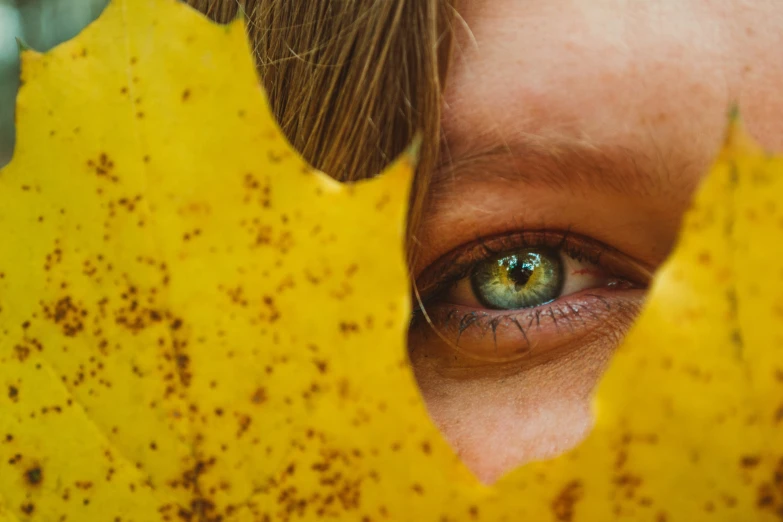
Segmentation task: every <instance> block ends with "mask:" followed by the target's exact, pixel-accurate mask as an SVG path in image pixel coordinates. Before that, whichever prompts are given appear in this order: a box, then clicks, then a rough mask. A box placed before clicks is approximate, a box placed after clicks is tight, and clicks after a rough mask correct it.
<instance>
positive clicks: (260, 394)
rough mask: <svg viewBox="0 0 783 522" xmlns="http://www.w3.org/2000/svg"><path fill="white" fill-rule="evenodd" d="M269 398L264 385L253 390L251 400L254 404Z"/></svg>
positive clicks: (261, 402)
mask: <svg viewBox="0 0 783 522" xmlns="http://www.w3.org/2000/svg"><path fill="white" fill-rule="evenodd" d="M266 400H267V395H266V388H264V387H263V386H261V387H259V388H258V389H256V391H254V392H253V395H252V396H251V397H250V402H252V403H253V404H264V403H265V402H266Z"/></svg>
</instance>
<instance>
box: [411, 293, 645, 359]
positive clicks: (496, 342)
mask: <svg viewBox="0 0 783 522" xmlns="http://www.w3.org/2000/svg"><path fill="white" fill-rule="evenodd" d="M613 294H614V295H613ZM642 295H643V290H640V289H619V290H617V289H593V290H585V291H583V292H579V293H578V294H573V296H566V297H562V298H559V299H557V300H554V301H551V302H550V303H549V304H546V305H541V306H538V307H535V308H526V309H520V310H510V311H502V312H500V311H484V310H475V309H467V308H465V307H460V306H453V305H447V304H442V305H436V306H435V307H433V309H432V312H433V313H432V315H431V316H425V315H424V314H423V313H417V314H416V316H415V317H414V318H413V321H412V323H411V331H416V330H418V329H420V328H422V327H426V326H427V325H425V324H423V323H424V321H423V320H424V319H427V318H429V320H428V321H427V322H428V323H429V326H430V327H432V328H433V329H434V330H435V333H437V335H438V336H439V337H440V338H441V340H443V341H444V342H445V343H446V344H447V345H449V346H451V348H453V349H454V350H456V351H457V352H460V353H462V354H463V355H466V356H468V357H470V358H473V359H477V360H483V361H487V362H504V361H513V360H519V359H524V358H533V359H536V360H537V359H540V358H542V357H546V356H547V353H549V352H552V351H555V352H558V353H559V351H560V347H562V346H567V345H575V344H579V342H581V341H582V340H584V338H585V337H586V336H593V335H595V336H600V335H611V336H613V337H615V339H613V341H615V342H617V341H619V339H620V338H621V336H622V334H623V333H624V328H625V327H627V326H628V325H630V324H631V322H632V320H633V318H634V317H635V316H636V314H637V313H638V310H639V305H640V303H641V301H642ZM618 325H619V326H622V328H618ZM487 336H491V339H492V344H491V346H490V347H489V349H487V344H486V343H487V340H488V338H487ZM467 337H469V338H470V339H469V340H468V342H467V343H465V342H464V341H465V340H466V338H467ZM578 341H579V342H578ZM466 344H467V345H468V346H467V347H466ZM477 347H478V348H477ZM479 352H481V353H479Z"/></svg>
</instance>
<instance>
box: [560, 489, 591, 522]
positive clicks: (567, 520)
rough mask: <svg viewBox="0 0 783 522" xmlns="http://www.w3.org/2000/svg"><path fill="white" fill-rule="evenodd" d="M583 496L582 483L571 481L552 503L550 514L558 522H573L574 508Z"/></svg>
mask: <svg viewBox="0 0 783 522" xmlns="http://www.w3.org/2000/svg"><path fill="white" fill-rule="evenodd" d="M583 495H584V488H583V486H582V483H581V482H579V481H578V480H573V481H571V482H569V483H568V484H566V485H565V486H564V487H563V489H562V490H561V491H560V493H559V494H558V495H557V497H555V499H554V500H553V501H552V513H553V514H554V516H555V519H556V520H557V521H558V522H573V520H574V507H575V506H576V504H577V502H579V500H581V498H582V496H583Z"/></svg>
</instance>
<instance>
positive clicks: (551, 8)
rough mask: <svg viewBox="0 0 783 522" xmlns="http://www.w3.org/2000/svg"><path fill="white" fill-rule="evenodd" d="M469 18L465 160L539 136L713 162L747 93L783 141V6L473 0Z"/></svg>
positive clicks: (453, 142)
mask: <svg viewBox="0 0 783 522" xmlns="http://www.w3.org/2000/svg"><path fill="white" fill-rule="evenodd" d="M460 14H461V15H462V17H463V19H464V21H465V24H464V26H462V27H458V29H457V32H458V38H457V49H456V52H455V59H454V64H453V68H452V69H451V71H450V77H449V80H448V83H447V86H448V88H447V91H446V94H445V100H446V107H445V115H444V129H445V132H446V137H447V141H448V144H449V147H450V153H451V154H452V155H455V156H459V154H460V153H461V151H463V150H465V149H469V148H471V147H473V146H474V143H475V141H476V140H495V141H500V142H506V141H512V140H514V139H515V138H516V137H517V136H518V135H520V134H535V135H538V136H543V137H555V138H562V137H570V138H578V139H581V140H587V141H591V142H595V143H596V144H599V145H606V146H610V147H618V148H624V149H628V150H635V151H638V153H639V154H640V156H656V155H657V156H661V155H663V156H665V157H666V158H667V161H668V162H670V163H671V165H669V166H670V167H674V168H677V167H679V166H680V164H695V165H705V164H706V163H707V162H708V161H709V159H710V157H711V156H712V154H713V153H714V151H715V149H716V147H717V146H718V144H719V142H720V138H721V135H722V130H723V124H724V118H725V113H726V110H727V108H728V107H729V105H731V103H733V102H736V101H738V102H739V103H740V107H741V110H742V113H743V115H744V118H745V120H746V121H747V123H748V125H749V127H750V130H751V132H752V133H753V134H755V135H756V137H757V138H758V139H760V140H761V141H762V143H764V144H765V145H766V146H768V147H770V148H777V149H783V118H781V117H780V115H781V114H783V92H781V91H780V89H778V88H777V87H776V86H779V85H780V84H781V82H783V51H782V50H781V49H783V2H755V3H751V4H748V3H746V2H739V1H736V2H735V1H733V0H722V1H712V2H711V1H703V0H660V1H655V2H627V1H620V0H618V1H609V0H590V1H576V0H570V1H569V0H524V1H522V0H471V1H469V2H466V3H465V5H464V6H463V8H462V9H461V10H460ZM696 170H698V169H696Z"/></svg>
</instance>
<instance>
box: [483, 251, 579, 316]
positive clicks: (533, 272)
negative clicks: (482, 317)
mask: <svg viewBox="0 0 783 522" xmlns="http://www.w3.org/2000/svg"><path fill="white" fill-rule="evenodd" d="M471 284H472V287H473V292H474V293H475V295H476V298H477V299H478V300H479V301H480V302H481V303H482V304H483V305H485V306H486V307H487V308H494V309H497V310H504V309H505V310H513V309H518V308H529V307H531V306H539V305H542V304H545V303H548V302H549V301H552V300H553V299H555V298H557V296H558V295H559V294H560V291H561V289H562V286H563V266H562V263H561V261H560V258H559V256H558V254H557V253H556V252H552V251H550V249H542V248H537V249H525V250H521V251H519V252H514V253H513V254H509V255H504V256H500V257H498V258H496V259H490V260H488V261H484V262H481V263H478V264H477V265H476V268H475V270H474V272H473V274H472V275H471Z"/></svg>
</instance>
